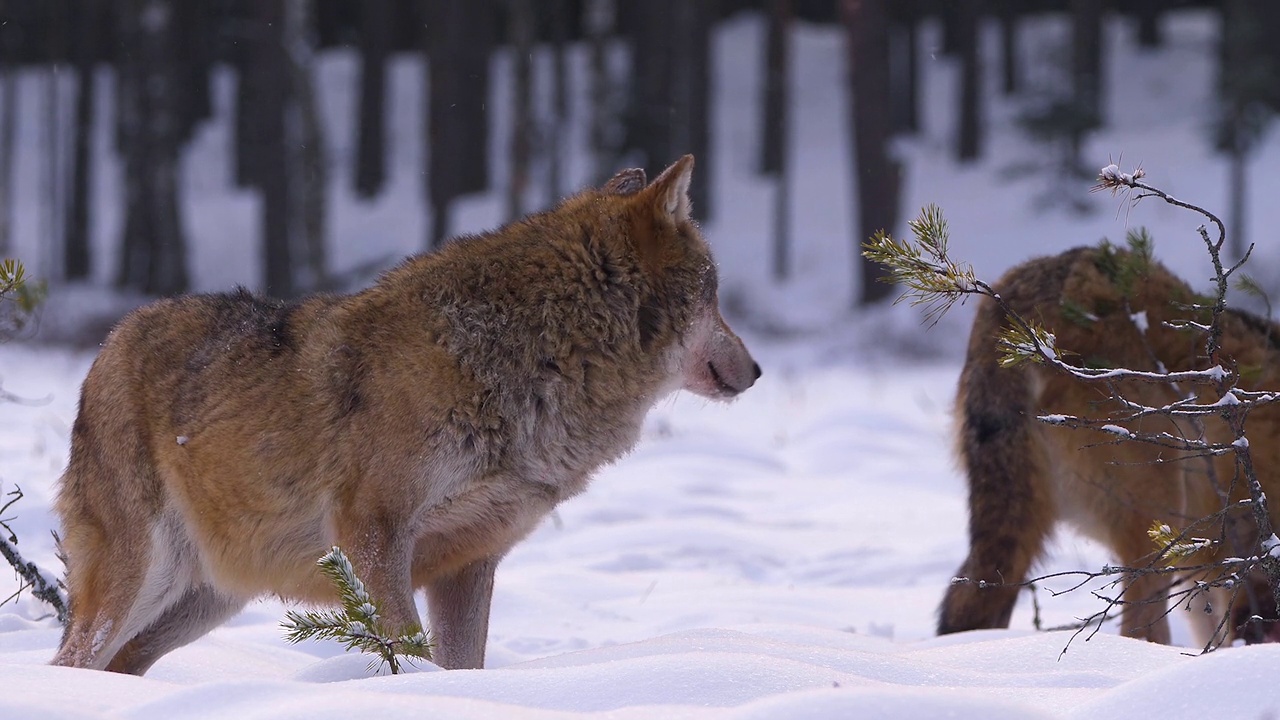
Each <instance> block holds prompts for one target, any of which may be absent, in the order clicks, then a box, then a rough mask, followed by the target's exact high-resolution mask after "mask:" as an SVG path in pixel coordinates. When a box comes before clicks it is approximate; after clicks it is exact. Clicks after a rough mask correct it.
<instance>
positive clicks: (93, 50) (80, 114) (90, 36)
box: [63, 0, 105, 280]
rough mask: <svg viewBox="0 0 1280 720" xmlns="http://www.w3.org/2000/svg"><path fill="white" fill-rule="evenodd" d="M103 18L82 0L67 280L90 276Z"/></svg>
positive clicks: (95, 4)
mask: <svg viewBox="0 0 1280 720" xmlns="http://www.w3.org/2000/svg"><path fill="white" fill-rule="evenodd" d="M104 20H105V18H104V16H103V15H102V13H101V3H100V2H99V0H82V2H81V5H80V10H79V12H78V13H77V14H76V16H75V30H74V32H75V37H76V40H75V42H74V43H73V44H72V54H73V55H74V60H75V71H76V110H75V128H74V130H73V133H74V136H73V138H72V153H71V187H70V188H69V193H68V201H67V202H68V206H67V219H66V225H65V230H66V234H65V236H64V237H65V240H64V243H63V273H64V274H63V276H64V277H65V278H66V279H68V280H82V279H84V278H87V277H89V271H90V266H89V262H90V253H89V226H90V225H89V208H90V205H91V201H92V195H91V193H90V187H91V185H90V177H91V176H92V167H91V163H92V157H93V154H92V143H93V118H94V114H95V110H94V105H95V103H94V99H95V97H96V92H95V87H94V67H95V61H96V58H97V55H98V47H97V42H96V38H97V32H98V28H99V27H100V24H101V23H102V22H103V21H104Z"/></svg>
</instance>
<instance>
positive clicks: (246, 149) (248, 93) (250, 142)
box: [233, 20, 263, 188]
mask: <svg viewBox="0 0 1280 720" xmlns="http://www.w3.org/2000/svg"><path fill="white" fill-rule="evenodd" d="M245 26H246V27H247V28H250V29H249V30H248V31H247V32H246V33H245V36H244V37H242V38H241V40H240V42H239V44H238V45H237V47H236V59H235V67H236V109H235V142H234V143H233V146H234V152H235V156H234V160H235V182H236V187H239V188H252V187H257V186H258V184H259V183H260V175H261V172H260V166H261V164H262V162H263V156H262V155H261V151H262V144H263V139H262V137H261V127H260V125H261V124H260V122H259V120H258V114H259V112H260V111H261V108H259V106H258V96H259V86H260V85H261V84H262V79H261V78H259V77H257V69H256V66H255V65H254V56H255V54H256V48H257V46H258V44H259V43H260V42H262V38H261V34H262V32H263V28H261V27H260V26H259V24H258V23H256V22H253V21H252V20H249V21H247V22H246V23H245Z"/></svg>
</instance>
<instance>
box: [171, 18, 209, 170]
mask: <svg viewBox="0 0 1280 720" xmlns="http://www.w3.org/2000/svg"><path fill="white" fill-rule="evenodd" d="M211 2H213V0H181V1H180V2H175V3H174V4H173V9H174V21H173V24H174V29H173V32H174V33H175V34H176V35H177V38H178V41H177V42H176V43H175V45H174V48H175V55H174V62H175V64H176V67H175V68H174V69H173V71H172V72H173V73H174V78H175V88H174V92H175V94H176V97H175V98H174V110H175V113H176V116H177V118H178V128H179V129H178V143H179V144H180V145H185V144H186V143H187V142H188V141H189V140H191V137H192V136H193V135H194V134H195V129H196V127H198V126H199V124H200V123H201V122H204V121H205V120H207V119H209V118H210V117H212V115H213V98H212V96H211V94H210V90H209V79H210V73H211V68H212V65H213V52H214V49H213V33H212V32H210V30H209V28H210V26H211V25H212V24H213V23H214V22H215V18H214V13H213V8H212V7H211Z"/></svg>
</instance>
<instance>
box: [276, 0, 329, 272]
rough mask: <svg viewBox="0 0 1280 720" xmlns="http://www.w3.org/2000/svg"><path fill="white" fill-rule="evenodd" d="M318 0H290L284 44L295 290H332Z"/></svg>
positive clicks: (287, 1)
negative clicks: (318, 77) (317, 81)
mask: <svg viewBox="0 0 1280 720" xmlns="http://www.w3.org/2000/svg"><path fill="white" fill-rule="evenodd" d="M314 5H315V1H314V0H286V5H285V23H284V43H285V50H286V52H285V55H286V58H287V59H288V65H289V68H288V70H289V94H288V96H287V97H286V104H285V123H284V127H285V148H286V153H287V159H288V169H287V171H286V172H287V173H288V181H289V211H288V213H289V238H290V248H292V250H293V251H294V254H295V255H296V257H295V258H293V265H294V288H295V290H299V291H302V292H313V291H315V290H319V289H322V288H325V287H328V280H329V275H328V260H327V258H328V255H327V252H326V249H325V241H326V240H327V235H328V233H327V225H326V221H325V218H326V208H327V205H328V192H329V190H328V188H329V183H328V179H329V171H328V163H327V162H326V158H325V145H326V143H325V138H324V127H323V124H322V122H321V117H320V109H319V107H318V102H317V100H316V94H315V87H314V81H313V77H312V76H313V65H314V61H315V54H316V53H315V46H316V37H317V35H318V33H317V32H316V31H315V13H314Z"/></svg>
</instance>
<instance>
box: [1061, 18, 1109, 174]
mask: <svg viewBox="0 0 1280 720" xmlns="http://www.w3.org/2000/svg"><path fill="white" fill-rule="evenodd" d="M1071 28H1072V33H1071V78H1072V95H1073V99H1074V104H1075V107H1076V111H1077V112H1078V114H1079V116H1080V117H1081V118H1083V122H1082V123H1079V124H1078V125H1077V128H1078V129H1076V130H1074V131H1073V134H1072V137H1071V142H1070V145H1069V146H1070V148H1071V157H1070V158H1068V162H1069V163H1070V165H1071V167H1073V168H1079V167H1082V166H1083V163H1082V160H1083V158H1082V157H1081V154H1082V152H1083V147H1084V139H1085V135H1086V134H1087V133H1088V132H1089V131H1090V130H1092V129H1095V128H1097V127H1098V126H1099V125H1101V124H1102V112H1103V108H1102V0H1071Z"/></svg>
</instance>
